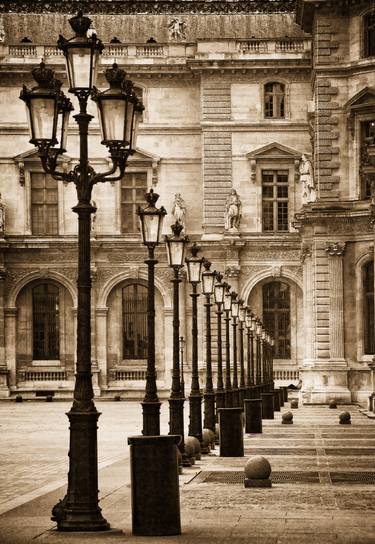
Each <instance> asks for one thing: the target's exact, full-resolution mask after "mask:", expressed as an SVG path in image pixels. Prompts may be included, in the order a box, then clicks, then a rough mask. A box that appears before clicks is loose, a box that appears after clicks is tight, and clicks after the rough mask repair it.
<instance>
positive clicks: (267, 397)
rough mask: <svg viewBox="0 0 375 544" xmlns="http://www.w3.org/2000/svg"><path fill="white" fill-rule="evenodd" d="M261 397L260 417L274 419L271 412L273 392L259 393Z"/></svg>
mask: <svg viewBox="0 0 375 544" xmlns="http://www.w3.org/2000/svg"><path fill="white" fill-rule="evenodd" d="M260 396H261V399H262V419H274V413H273V400H274V395H273V393H261V395H260Z"/></svg>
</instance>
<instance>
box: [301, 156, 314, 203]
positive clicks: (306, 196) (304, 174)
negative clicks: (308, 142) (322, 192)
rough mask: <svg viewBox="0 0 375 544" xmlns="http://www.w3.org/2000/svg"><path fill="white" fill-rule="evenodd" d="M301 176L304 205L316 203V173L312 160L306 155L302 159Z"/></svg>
mask: <svg viewBox="0 0 375 544" xmlns="http://www.w3.org/2000/svg"><path fill="white" fill-rule="evenodd" d="M299 175H300V181H301V182H302V184H303V193H302V204H303V205H305V204H310V202H316V190H315V181H314V171H313V167H312V164H311V161H310V159H309V158H308V157H307V156H306V155H305V154H303V155H302V157H301V161H300V165H299Z"/></svg>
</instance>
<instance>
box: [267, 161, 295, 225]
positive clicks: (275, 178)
mask: <svg viewBox="0 0 375 544" xmlns="http://www.w3.org/2000/svg"><path fill="white" fill-rule="evenodd" d="M288 175H289V172H288V170H262V217H263V230H264V231H287V230H289V222H288V191H289V187H288Z"/></svg>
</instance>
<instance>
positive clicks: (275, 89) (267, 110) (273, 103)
mask: <svg viewBox="0 0 375 544" xmlns="http://www.w3.org/2000/svg"><path fill="white" fill-rule="evenodd" d="M264 117H266V118H274V119H275V118H276V119H277V118H283V117H285V85H284V84H283V83H277V82H272V83H266V84H265V86H264Z"/></svg>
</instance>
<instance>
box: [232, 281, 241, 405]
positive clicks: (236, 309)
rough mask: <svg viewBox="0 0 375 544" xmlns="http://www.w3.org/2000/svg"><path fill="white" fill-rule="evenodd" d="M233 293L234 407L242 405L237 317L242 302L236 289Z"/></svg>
mask: <svg viewBox="0 0 375 544" xmlns="http://www.w3.org/2000/svg"><path fill="white" fill-rule="evenodd" d="M231 295H232V320H233V321H232V326H233V382H232V391H233V407H234V408H237V407H239V406H240V391H239V389H238V370H237V319H238V315H239V311H240V302H239V300H238V298H237V293H235V292H234V291H233V292H232V293H231Z"/></svg>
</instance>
